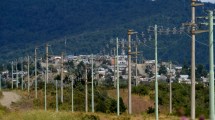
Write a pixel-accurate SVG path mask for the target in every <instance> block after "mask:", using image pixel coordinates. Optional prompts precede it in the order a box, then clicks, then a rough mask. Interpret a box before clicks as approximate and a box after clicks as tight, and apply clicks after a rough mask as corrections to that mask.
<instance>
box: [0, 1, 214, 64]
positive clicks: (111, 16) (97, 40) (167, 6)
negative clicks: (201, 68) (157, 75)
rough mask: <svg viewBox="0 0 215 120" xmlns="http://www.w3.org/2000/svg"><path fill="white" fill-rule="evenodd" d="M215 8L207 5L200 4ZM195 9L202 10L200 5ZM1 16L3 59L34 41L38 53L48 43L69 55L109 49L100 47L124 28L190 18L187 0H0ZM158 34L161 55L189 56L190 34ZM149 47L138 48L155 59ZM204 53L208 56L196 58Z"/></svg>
mask: <svg viewBox="0 0 215 120" xmlns="http://www.w3.org/2000/svg"><path fill="white" fill-rule="evenodd" d="M214 7H215V5H213V4H206V5H205V7H204V8H205V9H214ZM197 12H198V14H201V13H202V8H201V7H200V8H198V9H197ZM204 14H205V13H204ZM0 17H1V20H0V23H1V30H0V44H1V47H0V52H1V53H4V54H2V55H1V59H0V60H1V61H8V60H14V59H15V58H18V57H21V56H25V55H27V54H32V52H33V49H34V47H35V45H38V46H40V47H41V48H40V49H39V51H40V52H39V54H40V55H44V51H45V50H44V43H46V42H49V43H50V44H51V45H52V46H51V47H52V51H53V52H52V53H51V54H59V53H60V52H62V51H66V53H67V54H90V53H94V54H98V53H104V52H105V53H106V54H107V52H110V47H112V45H111V46H110V47H104V46H106V44H108V43H109V41H110V39H111V38H115V37H116V36H118V37H120V38H127V36H126V35H127V30H128V29H134V30H137V31H139V32H142V31H143V32H145V33H146V29H147V27H148V26H150V25H154V24H158V25H162V26H166V27H170V28H172V27H179V26H181V23H183V22H188V21H190V1H187V0H176V1H173V0H156V1H154V2H153V1H151V0H132V1H130V0H117V1H115V0H108V1H107V0H102V1H99V0H93V1H90V0H86V1H71V0H62V1H58V0H46V1H42V0H31V1H28V0H19V1H11V0H7V1H1V4H0ZM205 36H207V35H205ZM146 37H148V35H147V36H146ZM198 37H199V38H197V39H198V40H199V41H202V42H204V43H207V37H202V35H199V36H198ZM158 38H159V42H158V45H159V48H163V49H159V59H160V60H169V59H172V60H175V61H179V62H181V63H182V62H184V61H187V60H189V59H190V53H189V52H188V51H187V50H190V38H189V37H187V36H186V35H174V36H171V35H170V36H159V37H158ZM65 40H66V46H65ZM92 43H93V44H92ZM147 45H148V46H150V47H153V42H152V41H151V42H147ZM141 46H142V45H141ZM150 47H146V46H144V47H143V46H142V48H141V49H142V51H143V56H144V57H145V58H146V59H153V58H154V57H153V49H151V48H150ZM196 47H197V62H199V63H204V64H207V56H205V55H207V51H208V50H207V46H203V45H201V44H198V43H197V44H196ZM181 48H183V49H181ZM202 53H204V54H202ZM203 55H204V57H205V58H206V59H200V58H202V57H203Z"/></svg>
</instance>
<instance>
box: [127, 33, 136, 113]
mask: <svg viewBox="0 0 215 120" xmlns="http://www.w3.org/2000/svg"><path fill="white" fill-rule="evenodd" d="M136 33H137V32H134V31H133V30H128V114H132V102H131V54H132V53H131V35H132V34H136Z"/></svg>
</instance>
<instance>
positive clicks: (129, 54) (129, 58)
mask: <svg viewBox="0 0 215 120" xmlns="http://www.w3.org/2000/svg"><path fill="white" fill-rule="evenodd" d="M131 35H132V30H128V114H132V105H131V104H132V102H131Z"/></svg>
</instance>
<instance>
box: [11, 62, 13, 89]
mask: <svg viewBox="0 0 215 120" xmlns="http://www.w3.org/2000/svg"><path fill="white" fill-rule="evenodd" d="M11 69H12V70H11V79H12V81H11V83H12V85H11V87H12V89H13V61H12V63H11Z"/></svg>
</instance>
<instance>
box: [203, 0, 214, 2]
mask: <svg viewBox="0 0 215 120" xmlns="http://www.w3.org/2000/svg"><path fill="white" fill-rule="evenodd" d="M201 1H202V2H212V3H215V0H201Z"/></svg>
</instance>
